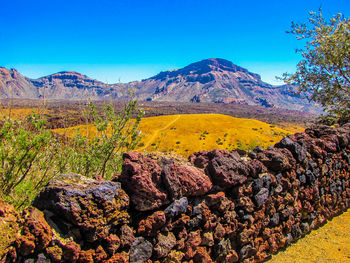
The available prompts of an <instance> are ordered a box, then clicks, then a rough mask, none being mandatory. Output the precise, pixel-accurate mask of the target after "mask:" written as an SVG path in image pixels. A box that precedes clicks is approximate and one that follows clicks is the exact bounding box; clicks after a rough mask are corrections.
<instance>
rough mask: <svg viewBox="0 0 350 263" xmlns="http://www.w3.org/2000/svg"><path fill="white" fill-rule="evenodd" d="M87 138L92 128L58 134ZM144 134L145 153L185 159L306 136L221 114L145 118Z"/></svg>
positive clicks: (141, 147)
mask: <svg viewBox="0 0 350 263" xmlns="http://www.w3.org/2000/svg"><path fill="white" fill-rule="evenodd" d="M78 129H80V132H81V133H82V134H83V135H87V134H88V136H96V130H94V129H93V128H92V125H89V126H88V128H87V126H86V125H79V126H75V127H71V128H68V129H56V130H54V131H55V132H58V133H60V134H66V136H68V137H70V136H73V135H74V134H76V132H77V130H78ZM140 130H141V131H142V135H143V136H144V137H143V139H142V141H141V143H140V144H139V147H138V148H137V149H136V150H137V151H141V152H144V151H146V152H151V151H155V150H157V151H162V152H173V153H176V154H180V155H183V156H186V157H187V156H189V155H190V154H191V153H193V152H196V151H201V150H212V149H218V148H219V149H226V150H232V149H235V148H242V149H247V150H249V149H253V148H255V147H256V146H262V147H265V148H266V147H268V146H270V145H273V144H274V143H276V142H278V141H279V140H281V139H282V138H283V137H284V136H286V135H287V134H289V133H294V132H302V131H303V130H304V129H303V128H302V127H299V126H297V125H287V124H284V127H283V128H281V127H277V126H275V125H271V124H267V123H264V122H261V121H257V120H252V119H243V118H235V117H231V116H227V115H221V114H185V115H167V116H158V117H148V118H143V119H142V121H141V123H140Z"/></svg>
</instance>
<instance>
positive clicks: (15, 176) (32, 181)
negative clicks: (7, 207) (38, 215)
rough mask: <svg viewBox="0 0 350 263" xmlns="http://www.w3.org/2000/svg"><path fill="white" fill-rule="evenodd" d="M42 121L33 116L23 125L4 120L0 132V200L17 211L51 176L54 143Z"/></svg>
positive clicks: (26, 203)
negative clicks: (0, 198) (14, 207)
mask: <svg viewBox="0 0 350 263" xmlns="http://www.w3.org/2000/svg"><path fill="white" fill-rule="evenodd" d="M52 139H53V137H52V135H51V133H50V131H48V130H46V129H45V121H44V120H42V119H40V118H39V117H38V115H36V114H32V115H30V116H28V117H27V119H26V120H24V121H17V120H11V119H4V120H3V123H2V127H1V129H0V179H1V180H0V196H1V197H2V198H3V199H5V200H6V201H7V202H9V203H10V204H14V205H15V206H16V207H17V208H21V207H23V206H26V205H28V204H29V203H30V200H31V199H32V198H33V197H34V195H35V193H37V191H38V189H41V188H42V187H43V186H44V185H45V184H46V183H47V182H48V180H50V179H51V178H52V176H54V174H55V172H54V171H53V170H52V168H53V165H54V164H53V162H54V160H55V158H54V155H55V151H54V149H55V148H56V147H53V146H54V145H53V144H54V141H53V140H52Z"/></svg>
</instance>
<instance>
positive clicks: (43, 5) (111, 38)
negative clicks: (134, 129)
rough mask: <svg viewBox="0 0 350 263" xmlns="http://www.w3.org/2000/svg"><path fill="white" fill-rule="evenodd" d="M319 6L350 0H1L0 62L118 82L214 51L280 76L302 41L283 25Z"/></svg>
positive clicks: (26, 70)
mask: <svg viewBox="0 0 350 263" xmlns="http://www.w3.org/2000/svg"><path fill="white" fill-rule="evenodd" d="M319 7H322V9H323V13H324V14H325V15H326V16H331V15H333V14H336V13H339V12H340V13H343V14H344V15H345V16H350V1H349V0H292V1H283V0H279V1H269V0H266V1H262V0H246V1H242V0H239V1H235V0H187V1H186V0H180V1H177V0H159V1H158V0H157V1H154V0H145V1H131V0H130V1H126V0H84V1H80V0H79V1H75V0H70V1H66V0H60V1H56V0H31V1H28V0H0V28H1V29H0V66H4V67H7V68H16V69H17V70H19V72H20V73H22V74H24V75H26V76H28V77H32V78H37V77H41V76H44V75H48V74H52V73H55V72H58V71H63V70H74V71H78V72H80V73H83V74H86V75H88V76H90V77H93V78H96V79H98V80H101V81H104V82H108V83H115V82H118V81H119V80H120V81H121V82H128V81H132V80H140V79H143V78H147V77H150V76H152V75H154V74H156V73H158V72H159V71H162V70H168V69H175V68H180V67H183V66H186V65H187V64H189V63H192V62H196V61H199V60H202V59H205V58H212V57H219V58H225V59H228V60H230V61H232V62H233V63H235V64H237V65H240V66H242V67H245V68H247V69H248V70H250V71H252V72H255V73H259V74H261V75H262V78H263V80H265V81H266V82H269V83H277V82H276V81H275V80H274V77H275V76H276V75H280V74H281V73H283V72H286V71H288V72H293V71H294V70H295V65H296V63H297V61H298V60H299V59H300V57H299V55H298V54H296V53H295V49H296V48H300V47H302V43H301V42H300V41H297V40H295V37H294V36H293V35H290V34H286V33H285V31H286V30H288V29H290V24H291V21H295V22H304V21H306V19H307V17H308V11H317V10H318V9H319Z"/></svg>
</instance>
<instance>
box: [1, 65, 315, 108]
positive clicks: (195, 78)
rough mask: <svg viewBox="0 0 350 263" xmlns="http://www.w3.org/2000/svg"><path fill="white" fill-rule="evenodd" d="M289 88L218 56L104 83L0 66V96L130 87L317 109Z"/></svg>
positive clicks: (197, 98)
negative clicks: (25, 72) (36, 75)
mask: <svg viewBox="0 0 350 263" xmlns="http://www.w3.org/2000/svg"><path fill="white" fill-rule="evenodd" d="M294 88H295V87H293V86H289V85H281V86H275V85H271V84H268V83H265V82H263V81H262V80H261V77H260V75H259V74H256V73H252V72H250V71H248V70H247V69H245V68H243V67H240V66H237V65H235V64H234V63H232V62H231V61H228V60H225V59H221V58H210V59H204V60H201V61H198V62H194V63H191V64H189V65H187V66H185V67H183V68H180V69H175V70H169V71H162V72H160V73H158V74H156V75H155V76H152V77H150V78H147V79H143V80H141V81H133V82H129V83H118V84H106V83H103V82H102V81H99V80H96V79H92V78H90V77H88V76H86V75H83V74H81V73H78V72H75V71H61V72H57V73H54V74H51V75H47V76H44V77H41V78H37V79H30V78H27V77H25V76H23V75H21V74H20V73H19V72H18V71H17V70H15V69H6V68H3V67H0V98H2V99H4V98H30V99H36V98H43V97H44V98H47V99H68V100H85V99H93V100H110V99H121V98H122V97H123V96H122V94H127V93H126V91H127V90H130V89H131V90H134V92H135V97H136V98H138V99H139V100H141V101H168V102H172V101H174V102H194V103H195V102H205V103H239V104H246V105H262V106H265V107H275V108H285V109H292V110H299V111H306V112H317V111H318V110H317V109H316V108H315V105H314V104H310V103H309V102H308V101H306V100H303V99H302V98H301V97H300V96H296V95H295V94H293V92H291V90H293V89H294Z"/></svg>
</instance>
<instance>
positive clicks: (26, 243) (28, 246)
mask: <svg viewBox="0 0 350 263" xmlns="http://www.w3.org/2000/svg"><path fill="white" fill-rule="evenodd" d="M16 247H17V249H18V252H19V254H20V255H22V256H24V257H26V256H29V255H30V254H33V253H34V251H35V237H34V236H32V235H29V236H20V237H19V238H18V239H17V240H16Z"/></svg>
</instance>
